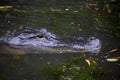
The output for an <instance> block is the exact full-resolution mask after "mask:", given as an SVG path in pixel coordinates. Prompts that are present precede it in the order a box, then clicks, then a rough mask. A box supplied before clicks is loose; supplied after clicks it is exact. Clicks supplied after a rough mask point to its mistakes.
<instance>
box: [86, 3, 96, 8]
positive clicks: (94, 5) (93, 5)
mask: <svg viewBox="0 0 120 80" xmlns="http://www.w3.org/2000/svg"><path fill="white" fill-rule="evenodd" d="M86 5H87V6H92V7H96V6H97V4H91V3H90V4H86Z"/></svg>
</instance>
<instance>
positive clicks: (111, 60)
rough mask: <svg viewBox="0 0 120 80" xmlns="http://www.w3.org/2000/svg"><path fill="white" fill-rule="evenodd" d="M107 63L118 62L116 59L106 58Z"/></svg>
mask: <svg viewBox="0 0 120 80" xmlns="http://www.w3.org/2000/svg"><path fill="white" fill-rule="evenodd" d="M107 61H109V62H115V61H118V59H116V58H108V59H107Z"/></svg>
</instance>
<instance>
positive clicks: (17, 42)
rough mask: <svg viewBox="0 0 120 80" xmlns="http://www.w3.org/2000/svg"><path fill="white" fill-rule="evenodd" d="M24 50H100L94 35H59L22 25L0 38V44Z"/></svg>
mask: <svg viewBox="0 0 120 80" xmlns="http://www.w3.org/2000/svg"><path fill="white" fill-rule="evenodd" d="M3 43H4V44H7V47H10V48H14V49H17V50H21V51H24V52H25V53H29V52H32V53H40V52H41V51H48V52H59V53H63V52H91V53H98V52H99V51H100V47H101V44H100V40H99V39H97V38H96V37H89V38H83V37H60V36H57V35H55V34H53V33H51V32H49V31H47V29H45V28H41V29H33V28H30V27H22V28H21V29H19V30H12V31H7V32H6V34H5V35H3V36H2V37H1V38H0V44H3Z"/></svg>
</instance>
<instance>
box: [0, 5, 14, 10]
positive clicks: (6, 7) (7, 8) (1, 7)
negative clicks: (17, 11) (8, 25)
mask: <svg viewBox="0 0 120 80" xmlns="http://www.w3.org/2000/svg"><path fill="white" fill-rule="evenodd" d="M12 8H13V6H0V11H9V10H10V9H12Z"/></svg>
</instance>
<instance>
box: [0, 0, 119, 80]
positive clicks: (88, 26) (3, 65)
mask: <svg viewBox="0 0 120 80" xmlns="http://www.w3.org/2000/svg"><path fill="white" fill-rule="evenodd" d="M87 3H96V1H92V0H91V1H88V0H81V1H77V0H76V1H73V0H71V1H66V0H60V1H57V0H50V1H47V0H44V1H43V0H26V1H25V0H20V4H21V5H20V7H18V4H16V5H17V7H16V5H15V8H14V9H12V10H10V11H8V12H0V31H1V32H0V34H4V33H5V32H6V31H7V30H12V29H18V28H19V27H20V26H21V25H22V26H28V27H33V28H42V27H44V28H47V29H48V31H50V32H53V33H54V34H58V35H61V36H70V37H73V36H77V37H78V36H83V37H90V36H96V37H97V38H99V39H100V40H101V44H102V48H101V51H100V53H98V54H92V53H86V56H87V57H94V58H97V59H98V63H97V64H98V67H100V68H102V69H103V70H106V71H108V72H110V74H109V75H107V76H98V75H94V78H95V80H119V78H120V77H119V76H120V74H119V72H120V69H119V68H120V61H117V62H107V61H106V59H107V58H113V57H117V56H119V55H120V53H119V52H120V51H119V48H120V43H119V39H118V38H117V37H116V36H115V34H114V33H112V32H111V31H108V30H106V29H101V28H100V27H99V26H101V25H96V24H95V22H96V21H95V15H96V14H98V13H99V10H100V8H99V7H97V8H94V7H88V6H86V5H85V4H87ZM12 5H13V4H12ZM97 9H99V10H97ZM102 25H104V24H102ZM112 49H118V51H116V52H114V53H111V54H109V53H108V52H109V51H110V50H112ZM80 56H82V55H81V53H62V54H56V53H53V54H44V53H42V54H27V55H21V56H13V55H6V54H1V55H0V79H1V80H44V77H45V75H43V74H42V69H43V68H44V67H45V66H46V65H47V64H52V63H53V64H58V63H61V62H63V61H64V60H69V59H71V58H72V57H80Z"/></svg>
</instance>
